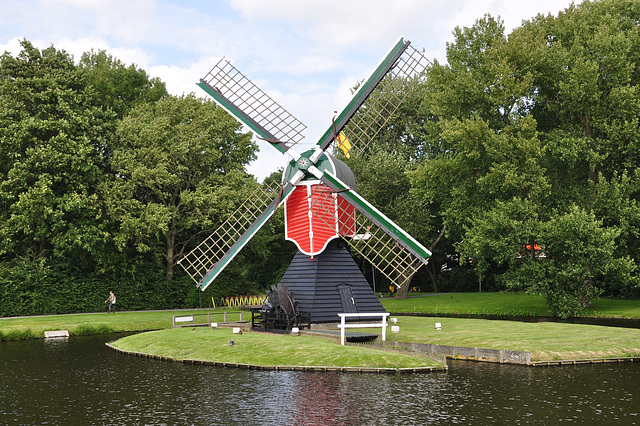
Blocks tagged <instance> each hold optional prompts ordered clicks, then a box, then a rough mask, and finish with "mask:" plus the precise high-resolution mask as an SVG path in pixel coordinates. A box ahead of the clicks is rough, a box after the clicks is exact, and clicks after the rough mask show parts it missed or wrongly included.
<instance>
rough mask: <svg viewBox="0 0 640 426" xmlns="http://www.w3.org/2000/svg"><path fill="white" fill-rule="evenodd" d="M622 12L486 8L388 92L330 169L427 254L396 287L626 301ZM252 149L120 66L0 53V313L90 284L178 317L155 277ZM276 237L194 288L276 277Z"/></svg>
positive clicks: (637, 187)
mask: <svg viewBox="0 0 640 426" xmlns="http://www.w3.org/2000/svg"><path fill="white" fill-rule="evenodd" d="M639 22H640V3H638V2H637V1H634V0H599V1H584V2H582V3H580V4H577V5H576V4H573V5H571V6H570V7H568V8H567V9H565V10H563V11H560V12H559V13H558V14H557V15H546V16H544V15H538V16H536V17H533V18H531V19H530V20H528V21H525V22H523V23H522V25H521V26H520V27H518V28H515V29H514V30H513V31H511V33H509V34H507V33H506V31H505V27H504V25H503V23H502V21H501V20H500V19H499V18H496V17H492V16H490V15H486V16H484V17H480V18H479V19H478V20H477V21H476V22H475V24H474V25H472V26H470V27H456V28H455V29H454V30H453V36H454V38H453V41H452V42H450V43H448V44H447V46H446V62H443V63H440V62H438V61H434V62H433V63H432V64H431V65H430V66H429V67H428V69H427V70H426V74H425V75H424V76H420V78H415V79H413V80H409V81H406V82H403V85H398V86H397V87H403V89H401V90H405V89H406V88H408V87H410V88H411V89H413V90H412V91H411V94H410V95H409V96H408V98H407V100H406V102H405V103H404V104H403V105H402V106H401V107H400V108H399V109H398V110H397V112H396V113H394V114H393V116H392V117H390V120H389V121H388V122H387V124H385V128H384V129H383V131H381V132H380V133H378V135H377V136H376V140H374V141H372V143H371V144H370V145H369V146H368V148H367V150H366V152H365V153H364V154H363V156H361V157H360V158H350V159H348V161H347V162H348V164H349V165H350V166H351V167H352V168H353V170H354V173H355V175H356V179H357V181H358V191H359V192H360V193H361V194H362V195H363V196H364V197H365V198H367V199H368V200H369V201H370V202H372V203H373V204H375V205H376V206H377V207H378V208H380V209H381V210H382V211H383V212H384V213H385V214H386V215H388V216H389V217H390V218H392V219H393V220H394V221H396V222H397V223H398V224H399V225H400V226H402V227H403V228H405V229H406V230H408V231H409V232H410V233H411V234H412V235H414V236H415V237H416V238H417V239H418V240H420V241H421V242H422V243H423V244H424V245H425V246H427V247H430V248H431V250H432V252H433V256H432V258H431V260H430V264H429V265H428V267H427V268H426V271H427V272H428V274H418V275H416V276H415V277H413V281H412V284H411V285H412V286H417V287H421V288H422V289H423V290H427V289H432V290H435V291H438V290H439V291H471V290H476V289H477V288H478V284H479V283H482V288H483V290H490V291H503V290H511V291H527V292H533V293H539V294H543V295H544V296H545V297H546V299H547V301H548V304H549V307H550V311H551V312H552V313H553V314H554V315H558V316H563V317H566V316H571V315H575V314H578V313H579V312H580V310H581V309H582V308H583V307H585V306H588V305H589V303H591V300H592V299H593V298H594V297H597V296H600V295H604V296H609V297H633V298H638V297H640V275H639V271H638V264H639V262H640V259H639V256H640V254H639V253H640V207H639V206H638V199H639V196H640V172H639V171H638V165H639V164H640V68H639V67H640V24H639ZM255 150H256V146H255V144H254V143H252V142H251V137H250V135H248V134H243V133H241V127H240V126H239V124H238V123H237V122H235V121H234V120H233V119H232V118H231V117H230V116H229V115H227V114H226V113H225V112H224V111H223V110H222V109H220V108H218V107H216V106H215V105H214V104H213V103H212V102H210V101H207V100H203V99H199V98H196V97H194V96H180V97H176V96H170V95H169V94H168V93H167V91H166V88H165V85H164V83H163V82H162V81H160V80H159V79H157V78H152V77H150V76H149V75H148V74H147V73H146V72H145V71H144V70H142V69H140V68H138V67H136V66H135V65H125V64H123V63H122V62H120V61H119V60H118V59H116V58H113V57H111V56H110V55H108V54H106V52H103V51H98V52H95V51H91V52H87V53H85V54H84V55H82V57H81V58H80V60H79V61H78V62H77V63H76V62H74V59H73V58H72V57H71V56H70V55H69V54H68V53H66V52H65V51H62V50H57V49H55V48H54V47H53V46H51V47H49V48H47V49H44V50H39V49H37V48H35V47H34V46H33V45H32V44H31V43H30V42H28V41H26V40H24V41H23V42H22V52H21V53H20V54H18V55H17V56H15V57H13V56H11V55H10V54H8V53H5V54H4V55H2V56H1V57H0V315H10V314H25V313H26V314H35V313H45V312H71V311H74V310H78V309H81V310H91V309H93V310H97V309H100V307H101V306H100V302H101V300H100V299H102V300H104V297H106V296H104V294H106V293H108V289H109V288H113V289H115V290H116V293H117V292H120V293H121V294H123V296H122V297H119V299H118V300H119V301H122V302H123V303H125V304H127V305H128V306H129V307H130V308H143V307H181V306H193V305H194V304H195V303H196V300H197V297H198V293H197V291H196V289H195V286H194V285H193V283H192V282H190V281H189V279H188V278H187V277H186V276H185V274H184V273H182V271H181V270H180V269H179V268H174V266H175V264H176V261H177V260H178V259H179V258H180V257H181V256H182V255H183V253H185V251H186V250H188V249H190V248H191V247H193V246H194V245H196V244H197V243H198V242H199V241H200V240H201V239H202V238H204V237H205V236H206V234H207V233H208V232H209V231H210V230H212V229H214V228H216V227H217V225H218V224H219V223H221V221H222V220H224V218H225V217H226V216H227V215H228V214H229V213H230V212H232V211H233V210H234V209H235V208H236V206H237V205H238V203H239V202H240V201H241V200H242V199H243V197H245V196H246V195H245V194H247V192H248V191H250V190H251V189H253V188H254V187H255V186H256V185H258V182H257V181H256V180H255V178H254V177H252V176H250V175H248V174H247V173H246V171H245V168H244V167H245V165H246V164H247V163H248V162H250V161H251V160H252V159H254V158H255ZM279 178H280V174H279V173H275V174H274V175H272V176H271V177H269V179H267V181H272V180H274V179H279ZM281 228H282V217H281V216H280V215H279V214H277V215H275V216H274V218H273V219H272V221H271V222H270V223H269V224H268V225H267V226H265V227H264V228H263V229H262V231H261V232H260V233H259V234H258V236H257V237H256V238H255V239H254V241H252V242H251V243H250V244H249V245H248V246H247V248H246V249H245V251H244V252H243V253H241V254H240V256H238V257H237V259H236V261H234V263H233V264H232V265H231V266H230V268H229V270H228V271H225V272H226V275H223V276H221V278H220V279H219V280H218V284H217V285H216V286H211V287H210V288H212V290H211V291H212V292H214V293H215V294H217V295H224V294H226V295H229V294H230V293H233V292H241V291H242V292H246V291H256V290H261V289H264V288H266V287H268V286H269V285H270V284H274V283H276V282H277V280H278V278H279V276H281V274H282V272H283V270H284V268H286V264H287V256H289V255H290V254H291V255H292V254H293V253H292V252H293V250H292V248H291V245H288V243H286V242H285V241H284V240H283V238H282V229H281ZM285 253H286V255H283V254H285ZM363 269H365V270H366V271H368V270H369V269H370V268H368V267H367V268H365V265H363ZM95 293H101V294H100V295H99V296H98V297H95ZM91 294H93V296H91ZM96 300H97V301H99V302H96ZM67 301H69V302H67Z"/></svg>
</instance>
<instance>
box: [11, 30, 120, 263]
mask: <svg viewBox="0 0 640 426" xmlns="http://www.w3.org/2000/svg"><path fill="white" fill-rule="evenodd" d="M21 45H22V49H23V50H22V52H21V53H20V54H19V55H18V56H17V57H12V56H11V55H9V54H7V53H5V54H4V55H2V57H0V105H1V106H0V140H1V141H2V143H1V146H0V256H3V257H4V258H5V259H6V258H12V257H16V256H27V257H29V258H36V257H41V258H46V257H51V256H57V257H66V258H69V259H72V258H74V257H77V256H80V257H83V256H82V255H84V254H85V253H90V252H95V250H97V249H98V247H99V246H100V245H101V241H103V240H104V239H105V238H106V237H107V235H106V233H105V229H104V228H103V226H102V221H101V218H102V211H101V210H100V204H101V203H100V200H99V196H98V193H97V188H98V185H99V183H100V181H101V178H102V176H101V164H103V162H102V158H101V152H100V150H99V149H98V140H99V139H100V138H101V137H102V136H104V133H105V131H106V130H105V122H106V121H108V120H112V119H113V115H112V114H111V113H110V112H108V111H103V110H102V109H100V108H99V107H97V106H96V103H95V98H94V97H93V96H92V93H91V91H90V90H87V81H86V75H85V74H84V73H83V72H82V71H81V70H79V69H78V68H77V67H76V65H75V64H74V62H73V58H72V57H71V56H70V55H69V54H67V53H66V52H64V51H60V50H57V49H55V48H54V47H53V46H52V47H49V48H47V49H44V50H42V51H40V50H38V49H37V48H35V47H34V46H33V45H32V44H31V43H30V42H28V41H26V40H24V41H22V42H21Z"/></svg>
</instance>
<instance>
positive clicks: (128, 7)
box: [0, 0, 571, 177]
mask: <svg viewBox="0 0 640 426" xmlns="http://www.w3.org/2000/svg"><path fill="white" fill-rule="evenodd" d="M570 4H571V1H570V0H559V1H558V0H538V1H536V2H531V1H530V0H449V1H446V2H443V1H441V0H438V1H436V0H395V1H389V0H348V1H345V0H324V1H322V2H319V1H300V0H228V1H222V0H219V1H214V2H210V1H204V0H192V1H191V2H182V1H179V0H90V1H88V0H2V8H0V51H2V52H3V51H4V50H8V51H10V52H11V53H12V54H14V55H15V54H17V53H18V52H19V51H20V47H19V40H20V39H22V38H26V39H27V40H29V41H31V42H32V43H33V44H34V45H36V46H37V47H39V48H45V47H48V46H50V45H51V44H53V45H54V46H55V47H56V48H59V49H65V50H67V51H68V52H69V53H71V54H73V55H74V57H75V59H76V60H78V59H79V58H80V55H81V54H82V53H83V52H85V51H88V50H90V49H94V50H101V49H102V50H106V51H107V52H108V53H109V54H111V55H113V56H115V57H116V58H118V59H120V60H121V61H122V62H124V63H125V64H131V63H135V64H136V65H137V66H138V67H141V68H143V69H145V70H146V71H147V72H148V73H149V75H151V76H153V77H160V78H161V79H162V80H163V81H164V82H165V83H166V85H167V88H168V90H169V92H170V93H172V94H175V95H181V94H183V93H191V92H194V93H195V94H196V95H197V96H202V97H204V96H206V94H205V93H204V92H202V91H201V90H200V89H199V88H198V87H197V86H196V83H197V82H198V81H199V79H200V78H201V77H203V76H204V75H205V74H206V73H207V72H208V71H209V69H210V68H211V67H212V66H213V65H214V64H215V63H216V62H217V61H218V59H219V58H220V57H221V56H226V57H227V58H228V59H230V60H231V62H232V63H233V64H234V65H235V66H236V67H237V68H238V69H240V71H242V72H243V73H245V74H246V75H247V77H249V78H250V79H252V80H253V81H254V82H255V83H256V84H257V85H259V86H260V87H261V88H262V89H263V90H265V91H266V92H267V93H269V94H271V95H272V96H273V97H274V98H275V99H276V100H277V101H278V102H279V103H281V104H282V106H283V107H284V108H285V109H287V110H289V111H290V112H291V113H292V114H293V115H295V116H296V117H298V118H299V119H300V120H302V121H303V122H304V123H306V124H307V125H308V126H309V128H308V130H307V133H306V134H307V141H308V143H315V142H316V139H317V138H318V137H319V136H320V135H321V134H322V133H323V132H324V131H325V130H326V128H327V126H328V125H329V124H330V122H331V117H332V116H333V111H335V110H340V109H341V108H342V106H344V105H345V104H346V103H347V102H348V100H349V99H350V96H351V92H350V89H351V88H352V87H353V86H354V84H355V83H356V82H358V81H360V80H361V79H362V78H364V77H365V76H366V75H367V74H368V72H369V71H370V70H371V69H372V68H373V66H374V65H375V64H376V63H377V62H378V60H379V59H380V58H381V57H382V55H383V54H384V53H385V52H386V50H387V49H388V47H389V46H390V45H391V44H392V43H393V42H394V41H395V40H396V39H397V38H398V36H404V37H405V38H406V39H408V40H411V41H412V43H413V45H414V46H415V47H416V48H423V47H424V48H425V49H426V56H427V57H428V58H430V59H433V58H438V59H439V60H440V61H444V59H445V55H444V52H445V46H446V42H447V41H452V40H453V36H452V30H453V29H454V27H456V26H471V25H473V23H474V22H475V21H476V20H477V19H479V18H481V17H482V16H483V15H484V14H485V13H490V14H491V15H493V16H495V17H497V16H500V17H501V18H502V19H503V20H504V22H505V27H506V31H507V33H509V32H510V31H511V30H512V29H513V28H514V27H517V26H519V25H520V24H521V22H522V20H523V19H531V18H533V17H534V16H535V15H536V14H538V13H543V14H546V13H548V12H552V13H553V14H557V12H558V11H559V10H561V9H564V8H566V7H568V6H569V5H570ZM271 152H272V148H270V147H269V146H267V145H264V146H262V147H261V153H260V157H261V161H260V162H258V165H257V166H255V167H254V166H252V170H254V171H257V173H258V174H259V176H261V177H264V176H266V175H268V174H269V172H271V171H272V170H273V169H275V167H276V166H275V164H279V163H280V161H281V160H280V159H279V158H278V159H276V157H279V154H278V153H275V156H276V157H271V156H270V155H272V154H270V153H271ZM267 156H269V157H267ZM263 158H267V160H264V161H262V159H263ZM272 163H273V164H274V167H265V164H272Z"/></svg>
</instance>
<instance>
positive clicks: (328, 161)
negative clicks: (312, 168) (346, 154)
mask: <svg viewBox="0 0 640 426" xmlns="http://www.w3.org/2000/svg"><path fill="white" fill-rule="evenodd" d="M313 152H314V150H313V149H311V150H308V151H305V152H303V153H302V154H301V156H302V157H305V158H309V157H311V154H313ZM316 167H317V168H318V169H320V170H321V171H323V172H324V171H328V172H329V173H331V174H334V175H335V176H336V177H337V178H338V179H340V180H341V181H342V182H344V183H345V184H346V185H347V186H349V187H350V188H352V189H355V187H356V178H355V176H354V175H353V172H352V171H351V169H350V168H349V166H347V165H346V164H345V163H344V162H343V161H341V160H338V159H337V158H336V157H334V156H333V155H331V154H328V153H326V152H325V153H324V154H322V156H321V157H320V159H319V160H318V162H317V163H316ZM298 170H299V166H298V164H297V163H296V162H295V161H293V160H292V161H290V162H289V164H288V165H287V170H286V171H285V173H284V179H285V181H288V180H290V179H291V178H292V177H293V175H295V173H296V172H297V171H298ZM309 180H316V177H315V176H313V175H311V174H310V175H308V176H307V177H305V178H304V179H303V181H309Z"/></svg>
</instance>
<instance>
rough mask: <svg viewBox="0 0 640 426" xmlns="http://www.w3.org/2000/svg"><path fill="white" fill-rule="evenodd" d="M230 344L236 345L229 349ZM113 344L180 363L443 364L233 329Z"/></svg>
mask: <svg viewBox="0 0 640 426" xmlns="http://www.w3.org/2000/svg"><path fill="white" fill-rule="evenodd" d="M230 340H233V341H234V343H235V344H234V345H233V346H230V344H229V342H230ZM111 344H112V345H113V346H115V347H117V348H120V349H122V350H125V351H133V352H141V353H149V354H154V355H161V356H165V357H172V358H175V359H179V360H182V359H197V360H203V361H216V362H226V363H238V364H250V365H259V366H276V365H277V366H307V367H359V368H419V367H430V366H440V365H441V364H440V363H438V362H436V361H433V360H431V359H429V358H425V357H422V356H418V355H413V354H403V353H397V352H390V351H381V350H378V349H373V348H370V347H355V346H341V345H339V344H338V343H337V342H336V340H334V339H325V338H321V337H310V336H291V335H283V334H271V333H260V332H244V333H243V334H242V335H238V334H233V332H232V330H231V329H229V328H218V329H211V328H208V327H201V328H200V327H199V328H190V327H189V328H176V329H169V330H159V331H152V332H148V333H140V334H136V335H131V336H127V337H123V338H122V339H119V340H117V341H116V342H113V343H111Z"/></svg>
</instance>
